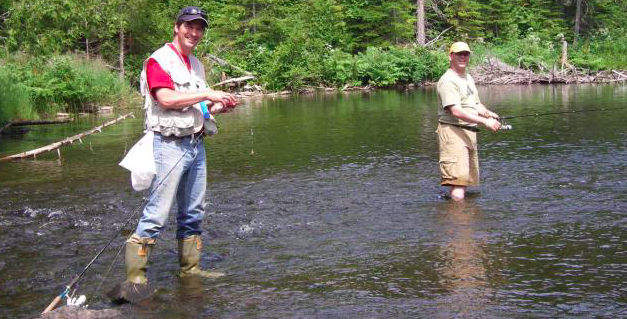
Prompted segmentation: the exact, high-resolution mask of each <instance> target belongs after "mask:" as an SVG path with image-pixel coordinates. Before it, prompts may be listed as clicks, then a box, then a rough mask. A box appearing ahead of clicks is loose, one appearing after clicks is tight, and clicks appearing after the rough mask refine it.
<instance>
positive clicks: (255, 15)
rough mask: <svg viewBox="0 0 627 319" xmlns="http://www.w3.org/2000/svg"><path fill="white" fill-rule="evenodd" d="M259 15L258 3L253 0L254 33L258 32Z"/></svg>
mask: <svg viewBox="0 0 627 319" xmlns="http://www.w3.org/2000/svg"><path fill="white" fill-rule="evenodd" d="M256 17H257V5H256V3H255V1H253V21H254V22H253V34H255V33H257V21H255V18H256Z"/></svg>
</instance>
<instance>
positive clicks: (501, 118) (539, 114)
mask: <svg viewBox="0 0 627 319" xmlns="http://www.w3.org/2000/svg"><path fill="white" fill-rule="evenodd" d="M624 109H625V107H615V108H600V109H590V110H574V111H561V112H547V113H532V114H522V115H512V116H501V117H499V118H498V119H499V120H510V119H516V118H521V117H532V116H545V115H557V114H570V113H585V112H599V111H612V110H624Z"/></svg>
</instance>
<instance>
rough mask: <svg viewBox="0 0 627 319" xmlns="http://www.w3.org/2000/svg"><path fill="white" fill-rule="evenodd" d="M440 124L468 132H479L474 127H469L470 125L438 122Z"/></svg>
mask: <svg viewBox="0 0 627 319" xmlns="http://www.w3.org/2000/svg"><path fill="white" fill-rule="evenodd" d="M439 123H440V124H445V125H451V126H455V127H459V128H463V129H465V130H469V131H473V132H479V128H478V127H476V126H470V125H464V124H451V123H445V122H439Z"/></svg>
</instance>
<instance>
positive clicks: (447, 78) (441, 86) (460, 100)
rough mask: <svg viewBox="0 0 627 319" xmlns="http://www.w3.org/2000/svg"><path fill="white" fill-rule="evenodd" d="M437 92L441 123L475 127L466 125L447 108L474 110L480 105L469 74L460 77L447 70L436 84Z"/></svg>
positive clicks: (475, 88) (466, 123)
mask: <svg viewBox="0 0 627 319" xmlns="http://www.w3.org/2000/svg"><path fill="white" fill-rule="evenodd" d="M437 91H438V103H439V107H438V120H439V121H440V122H442V123H450V124H462V125H472V126H474V125H476V124H475V123H468V122H466V121H463V120H462V119H460V118H458V117H456V116H454V115H453V114H451V112H450V110H448V108H447V106H452V105H460V106H461V107H462V108H470V109H473V110H476V107H477V106H478V105H480V104H481V101H480V100H479V94H478V92H477V87H476V86H475V81H474V80H473V79H472V77H471V76H470V74H467V73H466V75H465V76H464V77H461V76H459V75H458V74H457V72H455V71H453V70H452V69H448V70H447V71H446V72H445V73H444V75H442V77H440V80H439V81H438V84H437Z"/></svg>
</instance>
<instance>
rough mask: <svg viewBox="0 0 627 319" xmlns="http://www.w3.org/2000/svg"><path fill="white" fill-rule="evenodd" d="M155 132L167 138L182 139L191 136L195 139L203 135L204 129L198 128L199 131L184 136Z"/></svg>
mask: <svg viewBox="0 0 627 319" xmlns="http://www.w3.org/2000/svg"><path fill="white" fill-rule="evenodd" d="M155 134H159V135H161V136H163V137H167V138H180V139H183V138H190V137H191V138H192V139H194V140H195V139H197V138H199V137H201V136H203V135H204V134H205V130H200V131H199V132H196V133H194V134H190V135H184V136H176V135H167V136H166V135H163V134H161V133H160V132H155Z"/></svg>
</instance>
